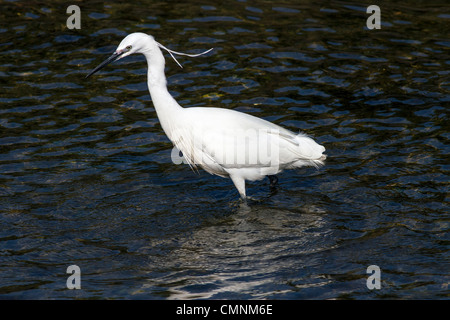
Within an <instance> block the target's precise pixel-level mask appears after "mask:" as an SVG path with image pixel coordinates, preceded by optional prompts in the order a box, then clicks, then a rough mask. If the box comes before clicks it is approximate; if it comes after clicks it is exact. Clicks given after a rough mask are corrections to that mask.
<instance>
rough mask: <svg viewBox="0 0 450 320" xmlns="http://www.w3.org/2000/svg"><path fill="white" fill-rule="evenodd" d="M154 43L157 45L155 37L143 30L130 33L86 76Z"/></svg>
mask: <svg viewBox="0 0 450 320" xmlns="http://www.w3.org/2000/svg"><path fill="white" fill-rule="evenodd" d="M153 43H154V45H155V46H156V41H155V39H154V38H153V37H152V36H150V35H148V34H145V33H141V32H136V33H132V34H129V35H128V36H126V37H125V38H124V39H123V40H122V42H120V44H119V46H118V47H117V49H116V51H114V53H113V54H112V55H111V56H110V57H109V58H108V59H106V60H105V61H103V62H102V63H100V64H99V65H98V66H97V67H96V68H95V69H94V70H92V71H91V72H90V73H89V74H88V75H87V76H86V78H88V77H90V76H91V75H93V74H94V73H96V72H97V71H99V70H100V69H103V68H104V67H105V66H107V65H108V64H110V63H111V62H114V61H117V60H119V59H122V58H124V57H126V56H129V55H130V54H133V53H136V52H143V49H144V46H149V45H151V44H153Z"/></svg>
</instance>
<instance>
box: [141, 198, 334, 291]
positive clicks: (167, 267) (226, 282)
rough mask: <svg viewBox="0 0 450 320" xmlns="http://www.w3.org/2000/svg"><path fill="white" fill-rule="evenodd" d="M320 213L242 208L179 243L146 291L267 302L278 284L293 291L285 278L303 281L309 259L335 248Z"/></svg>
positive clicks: (145, 287) (313, 211)
mask: <svg viewBox="0 0 450 320" xmlns="http://www.w3.org/2000/svg"><path fill="white" fill-rule="evenodd" d="M320 211H321V210H319V209H318V208H315V207H312V208H308V207H305V208H301V209H300V210H298V211H297V212H292V211H289V210H282V209H275V208H272V209H271V208H267V207H264V206H259V205H254V206H249V205H247V204H245V203H239V204H238V205H237V207H236V208H235V213H234V214H232V215H229V216H227V217H226V218H222V219H215V220H214V219H213V220H212V221H209V222H208V223H207V225H205V226H201V227H199V228H198V229H196V230H194V231H193V232H192V234H189V235H188V236H187V238H186V239H180V247H179V248H176V249H174V250H173V251H171V252H170V254H168V255H167V257H165V258H164V261H159V263H160V265H161V267H162V268H161V273H162V276H161V277H158V278H157V279H150V280H149V281H148V283H147V284H146V285H145V286H144V288H143V290H146V289H147V288H149V287H150V288H151V287H153V286H160V285H161V286H163V287H167V289H166V290H167V291H165V292H160V293H161V294H164V295H166V296H167V298H169V299H192V298H197V299H199V298H200V299H205V298H214V299H216V298H218V299H221V298H228V297H241V298H250V297H252V298H265V297H267V296H270V295H271V294H273V293H272V290H273V289H271V288H273V287H274V286H279V285H281V286H285V287H286V288H285V291H286V292H289V291H290V290H292V288H290V285H289V284H288V283H287V282H288V280H289V279H288V278H284V277H283V276H280V275H282V274H284V275H286V274H289V273H291V272H295V273H296V277H302V275H303V276H304V275H305V274H307V271H306V270H305V269H306V268H307V267H308V263H309V262H310V260H309V259H306V262H305V257H308V256H309V255H313V254H315V253H317V252H320V251H323V250H327V249H330V248H332V247H333V245H330V244H329V243H327V240H326V239H327V234H329V231H327V227H326V221H324V219H323V218H322V214H323V213H325V212H320ZM318 212H320V213H318ZM324 283H326V281H325V282H324ZM324 283H314V284H312V285H314V286H317V285H322V284H324ZM277 293H278V294H282V293H283V290H281V291H280V290H279V289H278V290H277Z"/></svg>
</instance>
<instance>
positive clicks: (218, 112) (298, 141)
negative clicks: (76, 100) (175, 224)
mask: <svg viewBox="0 0 450 320" xmlns="http://www.w3.org/2000/svg"><path fill="white" fill-rule="evenodd" d="M161 49H164V50H166V51H167V52H169V54H170V55H171V56H172V58H173V59H174V60H175V61H176V62H177V64H178V65H179V66H180V67H181V65H180V64H179V63H178V61H177V60H176V59H175V57H174V56H173V54H180V55H187V56H191V57H194V56H198V55H201V54H205V53H206V52H209V51H210V50H212V49H210V50H208V51H206V52H203V53H200V54H197V55H190V54H185V53H180V52H175V51H172V50H170V49H167V48H166V47H164V46H163V45H161V44H160V43H158V42H157V41H155V39H154V38H153V37H152V36H150V35H147V34H144V33H132V34H130V35H128V36H126V37H125V38H124V39H123V40H122V42H121V43H120V44H119V46H118V47H117V50H116V51H115V52H114V53H113V54H112V55H111V56H110V57H109V58H108V59H106V60H105V61H104V62H102V63H101V64H100V65H99V66H98V67H96V68H95V69H94V70H92V71H91V72H90V73H89V74H88V75H87V76H86V78H87V77H89V76H90V75H92V74H94V73H95V72H97V71H98V70H100V69H101V68H103V67H104V66H106V65H107V64H109V63H111V62H113V61H117V60H119V59H121V58H124V57H126V56H128V55H130V54H133V53H142V54H143V55H144V56H145V58H146V59H147V64H148V89H149V91H150V96H151V98H152V101H153V105H154V107H155V110H156V113H157V116H158V119H159V121H160V123H161V126H162V128H163V130H164V132H165V133H166V135H167V137H168V138H169V139H170V140H171V141H172V143H173V144H174V145H175V146H176V147H177V148H178V149H179V150H181V152H182V153H183V156H184V158H185V159H186V161H187V162H188V163H189V165H190V166H191V167H192V168H193V169H195V168H197V166H200V167H202V168H203V169H204V170H206V171H207V172H209V173H211V174H215V175H218V176H221V177H230V178H231V180H232V181H233V183H234V185H235V186H236V188H237V190H238V191H239V194H240V196H241V197H242V198H243V199H245V198H246V192H245V181H246V180H249V181H255V180H261V179H263V178H264V177H265V176H268V177H269V179H270V183H271V185H274V184H275V183H276V182H277V181H278V179H277V178H276V176H275V175H276V174H277V173H279V172H281V171H282V170H283V169H293V168H299V167H303V166H314V167H316V168H317V167H319V166H321V165H323V164H324V162H323V161H324V160H325V159H326V156H325V155H324V154H323V152H324V151H325V148H324V147H323V146H321V145H319V144H317V143H316V142H315V141H314V140H313V139H311V138H310V137H308V136H306V135H305V134H301V133H300V134H295V133H294V132H292V131H289V130H287V129H284V128H282V127H280V126H278V125H275V124H273V123H271V122H269V121H266V120H263V119H260V118H257V117H255V116H252V115H249V114H246V113H242V112H238V111H235V110H230V109H223V108H212V107H191V108H183V107H181V106H180V105H179V104H178V103H177V102H176V101H175V99H174V98H173V97H172V96H171V95H170V93H169V91H168V89H167V81H166V76H165V73H164V66H165V60H164V56H163V54H162V51H161Z"/></svg>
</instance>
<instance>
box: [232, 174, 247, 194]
mask: <svg viewBox="0 0 450 320" xmlns="http://www.w3.org/2000/svg"><path fill="white" fill-rule="evenodd" d="M230 178H231V180H232V181H233V183H234V186H235V187H236V189H237V190H238V191H239V194H240V195H241V198H242V199H245V197H246V196H245V179H243V178H241V177H238V176H233V175H230Z"/></svg>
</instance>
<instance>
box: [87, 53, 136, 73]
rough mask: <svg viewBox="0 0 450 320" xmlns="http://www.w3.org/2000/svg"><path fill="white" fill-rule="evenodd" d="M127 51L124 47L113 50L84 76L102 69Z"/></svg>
mask: <svg viewBox="0 0 450 320" xmlns="http://www.w3.org/2000/svg"><path fill="white" fill-rule="evenodd" d="M127 51H129V50H126V49H124V50H121V51H116V52H114V53H113V54H112V55H111V56H110V57H109V58H108V59H106V60H105V61H103V62H102V63H100V64H99V65H98V66H97V67H96V68H95V69H94V70H92V71H91V72H89V74H88V75H87V76H86V78H89V77H90V76H92V75H93V74H94V73H96V72H97V71H98V70H100V69H103V68H104V67H105V66H106V65H108V64H110V63H111V62H114V61H116V60H118V59H119V58H120V56H121V55H123V54H124V53H125V52H127Z"/></svg>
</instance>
